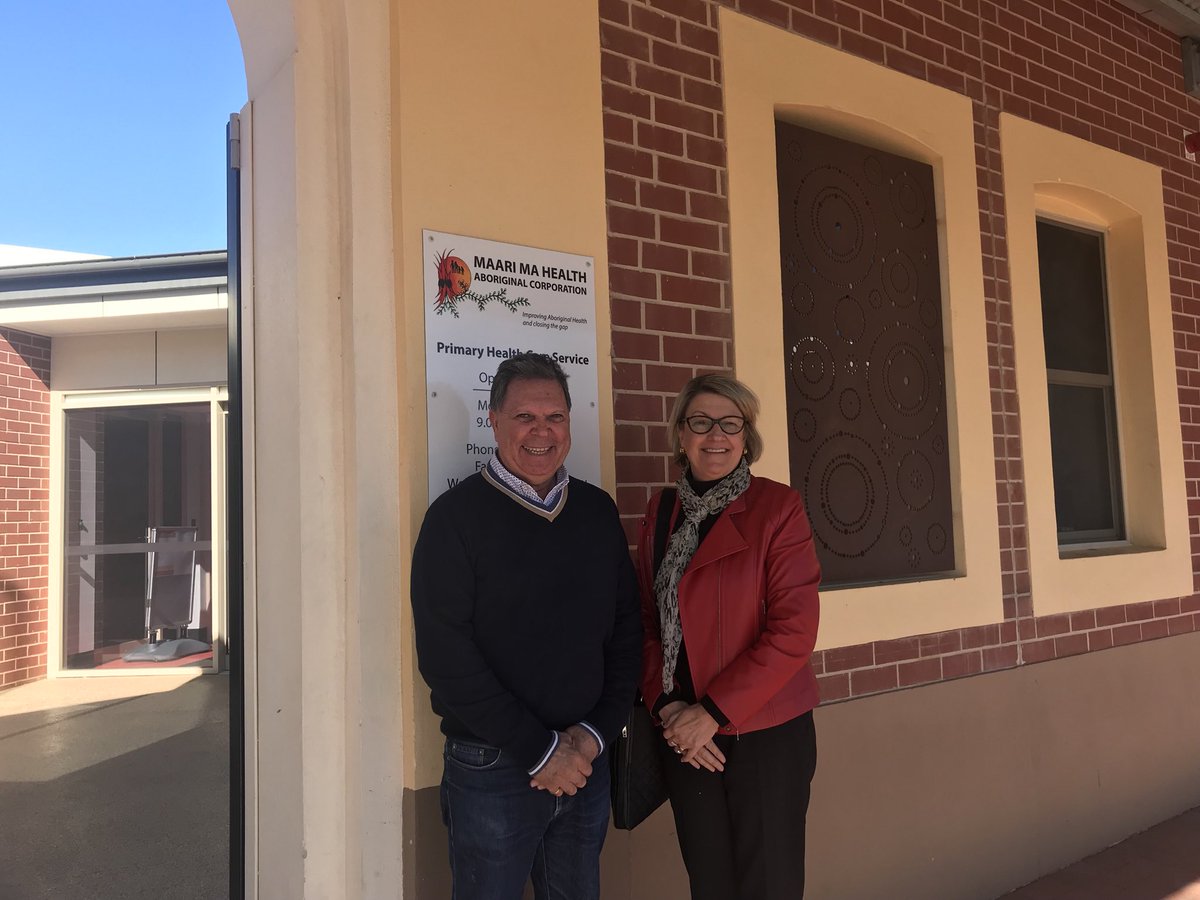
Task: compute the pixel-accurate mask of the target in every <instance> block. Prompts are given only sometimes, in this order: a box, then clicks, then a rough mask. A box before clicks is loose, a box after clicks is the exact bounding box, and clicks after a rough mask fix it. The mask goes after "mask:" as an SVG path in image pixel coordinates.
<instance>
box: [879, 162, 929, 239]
mask: <svg viewBox="0 0 1200 900" xmlns="http://www.w3.org/2000/svg"><path fill="white" fill-rule="evenodd" d="M888 196H889V199H890V200H891V201H892V212H893V213H894V214H895V216H896V221H898V222H899V223H900V226H901V227H902V228H920V227H921V226H922V225H924V224H925V213H926V210H927V209H928V203H927V202H926V198H925V192H924V191H922V190H921V186H920V185H919V184H918V183H917V180H916V179H915V178H913V177H912V176H911V175H909V174H908V172H906V171H905V172H900V173H899V174H898V175H896V176H895V177H894V178H892V183H891V190H890V191H889V192H888Z"/></svg>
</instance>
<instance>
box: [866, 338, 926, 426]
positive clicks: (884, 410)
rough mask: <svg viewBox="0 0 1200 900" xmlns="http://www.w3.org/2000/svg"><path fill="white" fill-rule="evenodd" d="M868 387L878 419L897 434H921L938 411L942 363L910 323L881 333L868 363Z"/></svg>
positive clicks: (873, 345) (872, 348)
mask: <svg viewBox="0 0 1200 900" xmlns="http://www.w3.org/2000/svg"><path fill="white" fill-rule="evenodd" d="M867 388H868V395H869V396H870V398H871V405H872V407H873V408H874V410H875V414H876V415H877V416H878V417H879V421H880V422H881V423H882V424H883V425H884V426H885V427H886V428H889V429H891V430H892V431H894V432H896V434H898V435H899V436H900V437H904V438H910V439H916V438H919V437H921V436H922V435H923V434H925V432H927V431H928V430H929V429H930V428H931V427H933V424H934V422H935V421H936V420H937V417H938V413H939V412H940V411H941V401H940V398H941V393H942V375H941V366H940V364H939V361H938V359H937V358H936V356H935V355H934V352H933V348H932V347H930V346H929V342H928V341H927V340H926V339H925V336H924V335H922V334H921V333H920V332H919V331H917V330H916V329H915V328H913V327H911V326H909V325H902V324H898V323H895V324H892V325H890V326H888V327H886V328H884V329H883V331H882V332H880V334H879V337H877V338H876V339H875V343H874V344H872V345H871V352H870V356H869V358H868V364H867Z"/></svg>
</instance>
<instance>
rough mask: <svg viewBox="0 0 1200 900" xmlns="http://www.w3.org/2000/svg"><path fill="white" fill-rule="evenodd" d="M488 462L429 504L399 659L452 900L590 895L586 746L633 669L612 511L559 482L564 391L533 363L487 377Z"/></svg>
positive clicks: (553, 368)
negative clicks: (437, 776)
mask: <svg viewBox="0 0 1200 900" xmlns="http://www.w3.org/2000/svg"><path fill="white" fill-rule="evenodd" d="M489 409H490V412H489V413H488V420H489V422H490V423H491V426H492V430H493V433H494V434H495V436H496V455H495V456H494V457H493V458H492V459H491V460H490V461H489V463H488V465H487V467H486V468H485V469H484V470H483V471H482V472H479V473H476V474H475V475H472V476H471V477H470V478H466V479H464V480H463V481H462V482H461V483H460V484H459V485H458V486H456V487H454V488H452V489H451V490H449V491H448V492H446V493H445V494H443V495H442V496H441V497H439V498H438V499H437V500H436V501H434V503H433V505H432V506H430V508H429V511H428V512H427V513H426V515H425V522H424V524H423V525H422V526H421V533H420V536H419V537H418V538H417V545H416V549H415V550H414V552H413V569H412V603H413V622H414V624H415V628H416V642H417V659H418V663H419V665H420V669H421V674H422V675H424V677H425V680H426V681H427V682H428V683H429V687H430V689H431V694H432V700H433V709H434V712H436V713H437V714H438V715H440V716H441V717H442V732H443V733H444V734H445V735H446V746H445V752H444V754H443V760H444V769H443V776H442V794H441V797H442V818H443V820H444V821H445V823H446V828H447V831H448V832H449V838H450V866H451V870H452V874H453V878H454V897H455V900H483V898H488V900H518V898H519V897H520V896H521V894H522V891H523V889H524V886H525V883H526V881H528V880H529V879H530V877H532V880H533V886H534V893H535V896H536V897H537V898H538V900H542V898H560V900H587V898H599V896H600V848H601V846H602V845H603V843H604V836H605V833H606V832H607V830H608V809H609V805H608V804H609V800H608V795H609V790H608V763H607V757H606V756H605V755H604V749H605V747H606V746H607V744H608V742H609V741H611V740H612V739H613V738H614V737H615V736H616V734H617V732H618V731H619V730H620V728H621V726H622V724H623V723H624V721H625V719H626V716H627V715H628V712H629V708H630V705H631V704H632V701H633V697H634V691H635V686H636V684H637V680H638V677H639V674H640V668H641V622H640V618H639V612H638V598H637V587H636V581H635V576H634V573H633V567H632V564H631V562H630V559H629V553H628V550H627V546H626V539H625V534H624V532H623V531H622V529H621V525H620V521H619V519H618V517H617V510H616V506H615V505H614V504H613V501H612V499H611V498H610V497H609V496H608V494H606V493H604V491H602V490H601V489H600V488H598V487H595V486H594V485H591V484H588V483H587V482H585V481H579V480H577V479H574V478H569V477H568V476H567V472H566V469H565V467H564V466H563V461H564V460H565V459H566V457H567V452H568V451H569V450H570V449H571V413H570V410H571V395H570V393H569V391H568V389H567V379H566V375H564V374H563V371H562V369H561V368H560V367H559V365H558V364H557V363H556V362H554V360H552V359H551V358H550V357H548V356H544V355H542V354H539V353H522V354H518V355H516V356H514V357H512V358H510V359H507V360H505V361H504V362H503V363H501V364H500V367H499V369H497V371H496V376H495V379H494V380H493V382H492V390H491V400H490V403H489Z"/></svg>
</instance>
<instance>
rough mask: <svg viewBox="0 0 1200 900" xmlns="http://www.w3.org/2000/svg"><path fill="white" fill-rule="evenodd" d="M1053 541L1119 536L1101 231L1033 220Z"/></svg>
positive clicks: (1120, 524)
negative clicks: (1047, 418)
mask: <svg viewBox="0 0 1200 900" xmlns="http://www.w3.org/2000/svg"><path fill="white" fill-rule="evenodd" d="M1037 245H1038V271H1039V279H1040V283H1041V294H1042V336H1043V339H1044V341H1045V346H1046V381H1047V393H1048V400H1049V408H1050V452H1051V459H1052V464H1053V470H1054V507H1055V512H1056V517H1057V520H1058V542H1059V544H1079V543H1089V542H1097V541H1115V540H1122V539H1123V538H1124V537H1125V526H1124V522H1123V520H1122V511H1121V483H1120V464H1119V460H1120V453H1119V448H1118V444H1117V427H1116V404H1115V400H1114V395H1113V371H1112V353H1111V351H1110V346H1111V343H1110V341H1109V330H1108V299H1107V288H1106V278H1105V268H1104V236H1103V235H1102V234H1099V233H1097V232H1094V231H1086V230H1084V229H1081V228H1075V227H1072V226H1068V225H1062V224H1060V223H1057V222H1048V221H1044V220H1039V221H1038V223H1037Z"/></svg>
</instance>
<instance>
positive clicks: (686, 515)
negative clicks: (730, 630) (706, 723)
mask: <svg viewBox="0 0 1200 900" xmlns="http://www.w3.org/2000/svg"><path fill="white" fill-rule="evenodd" d="M749 486H750V465H749V463H747V462H746V458H745V457H742V461H741V462H740V463H738V466H737V468H736V469H734V470H733V471H732V472H730V473H729V474H728V475H726V476H725V477H724V478H722V479H721V480H720V481H719V482H718V483H717V484H716V486H715V487H713V488H711V489H710V490H708V491H706V492H705V494H704V496H703V497H701V496H699V495H698V494H697V493H696V492H695V490H693V489H692V485H691V482H689V481H688V478H687V473H686V472H684V474H683V475H682V476H681V477H680V479H679V484H678V485H676V487H677V488H678V490H679V500H680V502H681V503H682V504H683V523H682V524H681V525H680V526H679V527H678V528H677V529H675V533H674V534H672V535H671V540H670V541H669V542H668V543H667V552H666V554H665V555H664V556H663V561H662V564H661V565H660V566H659V567H658V574H657V575H655V576H654V596H655V597H656V598H657V600H658V621H659V627H660V631H661V633H662V648H663V674H662V684H663V690H664V691H668V692H669V691H671V690H672V689H673V688H674V687H675V665H676V663H678V662H679V645H680V644H681V643H682V642H683V628H682V626H680V624H679V579H680V578H681V577H682V576H683V570H684V569H686V568H687V566H688V563H689V562H691V561H692V556H693V555H694V554H695V553H696V548H697V547H698V546H699V545H700V523H701V522H703V521H704V520H705V519H707V518H708V517H709V516H714V515H716V514H718V513H720V512H721V511H722V510H724V509H725V507H727V506H728V505H729V504H730V503H732V502H733V501H734V500H736V499H737V498H738V497H739V496H741V494H742V493H743V492H745V490H746V488H748V487H749Z"/></svg>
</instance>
